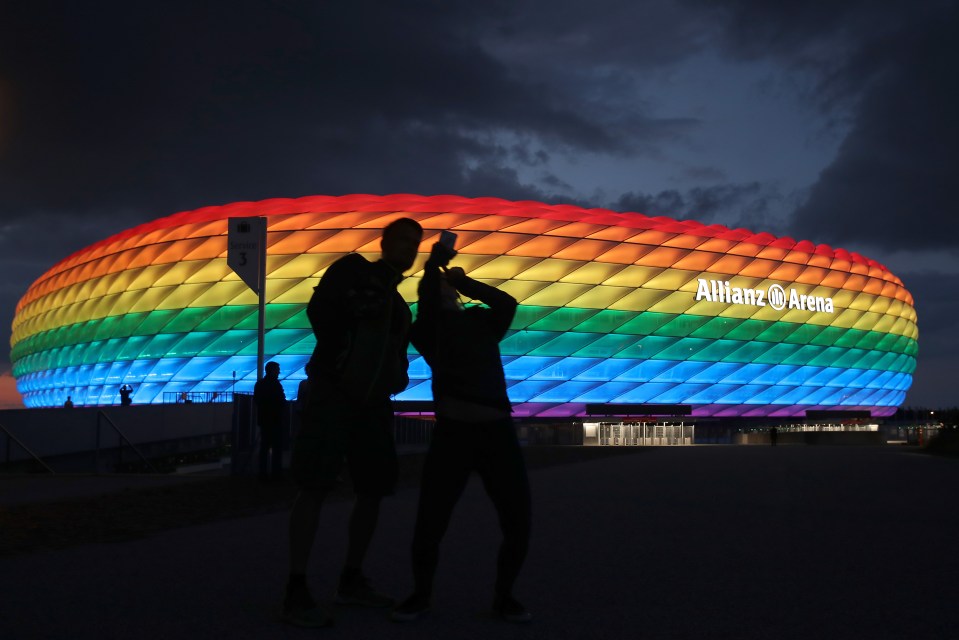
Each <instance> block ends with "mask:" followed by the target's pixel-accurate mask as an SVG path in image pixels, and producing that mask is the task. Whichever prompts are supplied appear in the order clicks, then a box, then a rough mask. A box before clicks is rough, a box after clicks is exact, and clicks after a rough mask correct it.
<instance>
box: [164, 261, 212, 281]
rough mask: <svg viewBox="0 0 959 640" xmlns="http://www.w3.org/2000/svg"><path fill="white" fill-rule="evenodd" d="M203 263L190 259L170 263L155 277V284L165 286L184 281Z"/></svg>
mask: <svg viewBox="0 0 959 640" xmlns="http://www.w3.org/2000/svg"><path fill="white" fill-rule="evenodd" d="M202 266H203V263H202V262H200V261H199V260H195V261H194V260H191V261H189V262H178V263H176V264H172V265H170V267H169V269H167V271H166V273H164V274H163V275H162V276H160V277H159V278H157V279H156V282H155V283H154V284H156V285H157V286H161V287H162V286H166V285H173V286H176V285H179V284H183V283H184V282H186V281H187V280H188V279H189V278H190V276H192V275H193V274H194V273H196V272H197V271H198V270H199V269H200V268H201V267H202Z"/></svg>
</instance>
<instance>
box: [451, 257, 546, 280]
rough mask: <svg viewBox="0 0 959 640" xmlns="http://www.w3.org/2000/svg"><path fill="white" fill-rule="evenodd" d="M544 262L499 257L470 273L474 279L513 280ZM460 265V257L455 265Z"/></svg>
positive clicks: (535, 259) (534, 259)
mask: <svg viewBox="0 0 959 640" xmlns="http://www.w3.org/2000/svg"><path fill="white" fill-rule="evenodd" d="M540 262H542V260H541V259H540V258H524V257H522V256H497V257H495V258H493V259H492V260H490V261H489V262H487V263H486V264H484V265H482V266H479V267H476V268H475V269H472V270H470V271H468V273H469V275H470V276H471V277H473V278H502V279H504V280H506V279H509V278H512V277H514V276H516V275H517V274H519V273H522V272H523V271H525V270H526V269H529V268H530V267H532V266H534V265H536V264H538V263H540ZM458 263H459V256H457V258H456V262H455V263H454V264H458ZM464 269H465V267H464Z"/></svg>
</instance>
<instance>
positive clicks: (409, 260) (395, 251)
mask: <svg viewBox="0 0 959 640" xmlns="http://www.w3.org/2000/svg"><path fill="white" fill-rule="evenodd" d="M422 240H423V227H421V226H420V223H419V222H417V221H416V220H412V219H410V218H397V219H396V220H394V221H393V222H391V223H389V224H388V225H386V227H384V229H383V238H382V239H381V240H380V249H381V250H382V252H383V262H385V263H387V264H388V265H390V266H391V267H393V268H394V269H396V270H397V271H399V272H400V273H404V272H406V271H409V269H410V267H412V266H413V262H415V261H416V253H417V251H419V248H420V241H422Z"/></svg>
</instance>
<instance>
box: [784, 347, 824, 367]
mask: <svg viewBox="0 0 959 640" xmlns="http://www.w3.org/2000/svg"><path fill="white" fill-rule="evenodd" d="M783 346H789V347H791V348H792V349H794V351H793V352H792V353H790V354H787V355H785V357H784V358H783V359H782V360H781V362H782V363H783V364H790V365H798V366H803V365H807V364H812V362H813V361H814V360H815V359H816V358H818V357H819V356H820V355H821V354H822V353H823V351H825V350H826V349H827V348H828V347H822V346H819V345H815V344H805V345H801V346H800V345H783ZM797 347H798V348H797Z"/></svg>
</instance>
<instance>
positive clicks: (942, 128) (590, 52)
mask: <svg viewBox="0 0 959 640" xmlns="http://www.w3.org/2000/svg"><path fill="white" fill-rule="evenodd" d="M957 51H959V7H957V2H955V1H951V2H950V1H938V0H911V1H909V2H892V1H884V0H869V1H867V0H862V1H859V0H851V1H843V0H839V1H836V0H832V1H819V0H809V1H806V0H803V1H800V0H786V1H783V2H769V1H767V0H729V1H725V2H723V1H711V0H687V1H667V0H652V1H646V0H590V1H589V2H585V1H573V0H513V1H502V2H500V1H489V0H483V1H481V2H477V1H475V0H473V1H470V2H459V1H440V0H434V1H431V2H396V1H394V2H387V1H382V2H370V1H367V0H349V1H347V2H307V1H305V0H304V1H300V0H231V1H229V2H227V1H225V0H224V1H220V2H204V1H202V0H193V1H190V2H181V1H169V2H167V1H165V2H137V1H131V0H127V1H125V2H99V1H97V0H90V1H89V2H67V1H61V2H47V1H45V0H31V1H30V2H3V3H2V4H0V256H2V258H0V259H2V263H0V264H2V265H3V267H4V271H5V276H6V277H5V278H3V280H2V281H0V317H2V318H3V320H2V325H0V326H2V329H0V340H2V341H3V343H4V344H7V343H8V342H9V324H10V321H11V320H12V317H13V310H14V306H15V305H16V302H17V300H18V299H19V297H20V296H21V295H22V294H23V293H24V292H25V290H26V288H27V287H28V286H29V285H30V283H31V282H32V281H33V280H34V279H35V278H37V277H38V276H39V275H40V274H41V273H43V271H45V270H46V269H47V268H49V267H50V266H51V265H52V264H53V263H54V262H56V261H57V260H59V259H61V258H63V257H65V256H66V255H67V254H69V253H70V252H72V251H75V250H77V249H80V248H82V247H84V246H86V245H87V244H90V243H92V242H94V241H96V240H100V239H102V238H104V237H106V236H108V235H110V234H112V233H115V232H117V231H121V230H123V229H125V228H128V227H130V226H133V225H135V224H138V223H141V222H146V221H148V220H152V219H154V218H157V217H161V216H165V215H168V214H171V213H174V212H177V211H181V210H186V209H193V208H197V207H201V206H205V205H213V204H223V203H227V202H234V201H238V200H259V199H263V198H270V197H296V196H304V195H313V194H330V195H339V194H347V193H357V192H362V193H383V194H385V193H397V192H403V193H422V194H459V195H465V196H498V197H503V198H510V199H536V200H541V201H546V202H570V203H574V204H582V205H588V206H601V207H609V208H611V209H615V210H620V211H641V212H643V213H647V214H650V215H668V216H672V217H676V218H680V219H685V218H692V219H696V220H699V221H702V222H706V223H713V222H718V223H721V224H725V225H727V226H730V227H738V226H744V227H747V228H750V229H754V230H758V231H770V232H773V233H776V234H780V235H790V236H793V237H795V238H797V239H809V240H812V241H814V242H817V243H826V244H830V245H832V246H834V247H843V248H846V249H848V250H851V251H858V252H860V253H863V254H864V255H867V256H869V257H871V258H874V259H876V260H878V261H880V262H882V263H884V264H885V265H886V266H888V267H889V268H890V269H892V271H893V272H894V273H896V274H897V275H898V276H899V277H900V278H902V280H903V281H904V282H905V284H906V287H907V288H908V289H909V290H910V291H911V292H912V293H913V295H914V296H915V298H916V307H917V312H918V315H919V328H920V339H919V344H920V353H919V368H918V371H917V374H916V378H915V382H914V385H913V389H912V390H911V391H910V394H909V396H908V398H907V401H906V402H907V404H914V405H915V404H919V405H929V406H946V405H954V404H959V398H957V395H959V394H957V393H956V385H955V383H954V374H952V369H953V368H954V366H955V363H956V362H957V361H959V347H957V341H956V339H955V337H954V334H955V330H954V329H953V326H952V325H953V323H954V318H956V317H959V301H957V300H959V296H957V294H959V244H957V238H959V215H957V213H959V212H957V211H956V205H955V198H954V197H953V189H955V188H956V186H955V185H956V183H957V180H956V179H955V178H956V177H959V176H957V168H959V163H957V149H959V135H957V131H959V128H957V124H956V119H957V117H959V73H957V72H956V69H957V68H959V55H957ZM7 353H8V352H7V350H3V351H2V357H0V373H2V374H3V376H2V381H3V389H5V390H6V391H7V392H9V390H10V388H11V380H10V376H9V370H10V368H9V361H8V356H7Z"/></svg>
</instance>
